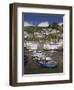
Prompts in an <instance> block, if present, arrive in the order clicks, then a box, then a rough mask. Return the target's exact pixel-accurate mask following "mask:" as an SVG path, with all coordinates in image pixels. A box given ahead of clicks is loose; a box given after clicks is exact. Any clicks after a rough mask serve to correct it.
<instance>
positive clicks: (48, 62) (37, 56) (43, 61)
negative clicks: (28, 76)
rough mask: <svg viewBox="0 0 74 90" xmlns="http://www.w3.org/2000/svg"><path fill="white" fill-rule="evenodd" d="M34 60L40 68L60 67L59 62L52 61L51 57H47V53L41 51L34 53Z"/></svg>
mask: <svg viewBox="0 0 74 90" xmlns="http://www.w3.org/2000/svg"><path fill="white" fill-rule="evenodd" d="M51 53H52V52H51ZM32 58H33V61H34V62H35V63H36V64H37V65H39V66H40V67H47V68H53V67H56V66H58V62H56V61H55V60H52V58H51V57H50V56H47V55H46V53H45V52H44V51H41V50H36V51H33V53H32Z"/></svg>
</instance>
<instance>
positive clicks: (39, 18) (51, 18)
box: [23, 13, 63, 25]
mask: <svg viewBox="0 0 74 90" xmlns="http://www.w3.org/2000/svg"><path fill="white" fill-rule="evenodd" d="M23 16H24V22H25V21H27V22H29V23H31V24H33V25H38V24H39V23H41V22H46V21H47V22H48V23H49V24H51V23H63V15H51V14H43V15H42V14H35V13H34V14H32V13H29V14H23Z"/></svg>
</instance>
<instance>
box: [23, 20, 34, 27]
mask: <svg viewBox="0 0 74 90" xmlns="http://www.w3.org/2000/svg"><path fill="white" fill-rule="evenodd" d="M28 26H33V24H31V23H29V22H27V21H25V22H24V27H28Z"/></svg>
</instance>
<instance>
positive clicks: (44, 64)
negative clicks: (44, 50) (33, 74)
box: [36, 60, 58, 68]
mask: <svg viewBox="0 0 74 90" xmlns="http://www.w3.org/2000/svg"><path fill="white" fill-rule="evenodd" d="M48 62H50V61H48ZM36 63H37V64H38V65H39V66H40V67H46V68H54V67H57V66H58V63H57V62H54V61H53V62H52V63H42V62H40V61H38V60H37V61H36Z"/></svg>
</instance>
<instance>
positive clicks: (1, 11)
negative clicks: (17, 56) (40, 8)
mask: <svg viewBox="0 0 74 90" xmlns="http://www.w3.org/2000/svg"><path fill="white" fill-rule="evenodd" d="M12 2H24V3H38V4H39V3H40V4H53V5H54V4H55V5H72V6H73V10H74V0H0V90H34V89H35V90H40V89H41V90H59V89H60V90H74V79H73V83H72V84H57V85H42V86H41V85H40V86H26V87H11V86H9V84H8V83H9V3H12ZM73 16H74V12H73ZM73 21H74V18H73ZM73 26H74V24H73ZM73 29H74V27H73ZM73 34H74V32H73ZM73 38H74V36H73ZM73 64H74V63H73ZM73 68H74V66H73ZM73 71H74V70H73ZM73 75H74V73H73Z"/></svg>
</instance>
